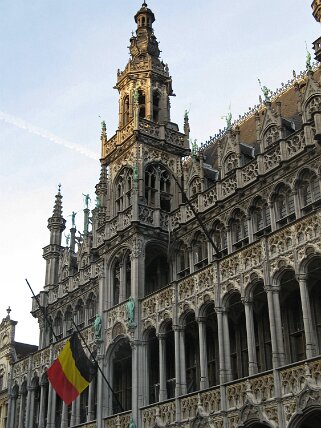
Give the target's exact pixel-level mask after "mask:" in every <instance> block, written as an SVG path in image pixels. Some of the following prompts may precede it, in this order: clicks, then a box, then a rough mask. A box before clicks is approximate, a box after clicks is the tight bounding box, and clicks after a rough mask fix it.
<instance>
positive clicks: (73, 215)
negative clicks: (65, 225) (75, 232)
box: [71, 211, 77, 228]
mask: <svg viewBox="0 0 321 428" xmlns="http://www.w3.org/2000/svg"><path fill="white" fill-rule="evenodd" d="M76 215H77V213H76V212H75V211H73V212H72V213H71V224H72V227H73V228H75V227H76V223H75V220H76Z"/></svg>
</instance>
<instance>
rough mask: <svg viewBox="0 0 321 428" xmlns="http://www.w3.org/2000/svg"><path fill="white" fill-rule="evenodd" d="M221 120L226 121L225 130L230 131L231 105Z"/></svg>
mask: <svg viewBox="0 0 321 428" xmlns="http://www.w3.org/2000/svg"><path fill="white" fill-rule="evenodd" d="M222 119H225V120H226V128H227V129H231V127H232V119H233V116H232V113H231V105H230V107H229V112H228V113H227V115H226V116H222Z"/></svg>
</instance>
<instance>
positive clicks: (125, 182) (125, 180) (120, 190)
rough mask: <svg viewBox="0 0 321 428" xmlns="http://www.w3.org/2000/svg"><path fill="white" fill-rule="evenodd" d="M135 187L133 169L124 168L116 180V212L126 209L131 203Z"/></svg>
mask: <svg viewBox="0 0 321 428" xmlns="http://www.w3.org/2000/svg"><path fill="white" fill-rule="evenodd" d="M132 187H133V171H132V169H129V168H124V169H123V170H122V171H121V173H120V174H119V176H118V178H117V180H116V213H118V212H120V211H123V210H125V209H126V208H128V207H129V206H130V205H131V195H132Z"/></svg>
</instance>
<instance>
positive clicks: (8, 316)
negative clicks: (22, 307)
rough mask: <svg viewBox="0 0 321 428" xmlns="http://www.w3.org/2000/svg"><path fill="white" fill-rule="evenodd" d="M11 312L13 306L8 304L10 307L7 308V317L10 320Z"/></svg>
mask: <svg viewBox="0 0 321 428" xmlns="http://www.w3.org/2000/svg"><path fill="white" fill-rule="evenodd" d="M10 312H11V308H10V306H8V309H7V314H8V315H7V319H8V320H9V319H10Z"/></svg>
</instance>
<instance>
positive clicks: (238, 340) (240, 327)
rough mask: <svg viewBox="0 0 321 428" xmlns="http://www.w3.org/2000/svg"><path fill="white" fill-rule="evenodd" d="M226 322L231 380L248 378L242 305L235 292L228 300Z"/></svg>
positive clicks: (239, 297) (238, 295)
mask: <svg viewBox="0 0 321 428" xmlns="http://www.w3.org/2000/svg"><path fill="white" fill-rule="evenodd" d="M227 309H228V321H229V336H230V351H231V368H232V377H233V379H239V378H241V377H245V376H248V373H249V371H248V359H249V358H248V348H247V336H246V322H245V310H244V305H243V303H242V302H241V296H240V294H239V293H237V292H235V293H233V294H232V295H231V297H230V298H229V300H228V307H227Z"/></svg>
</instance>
